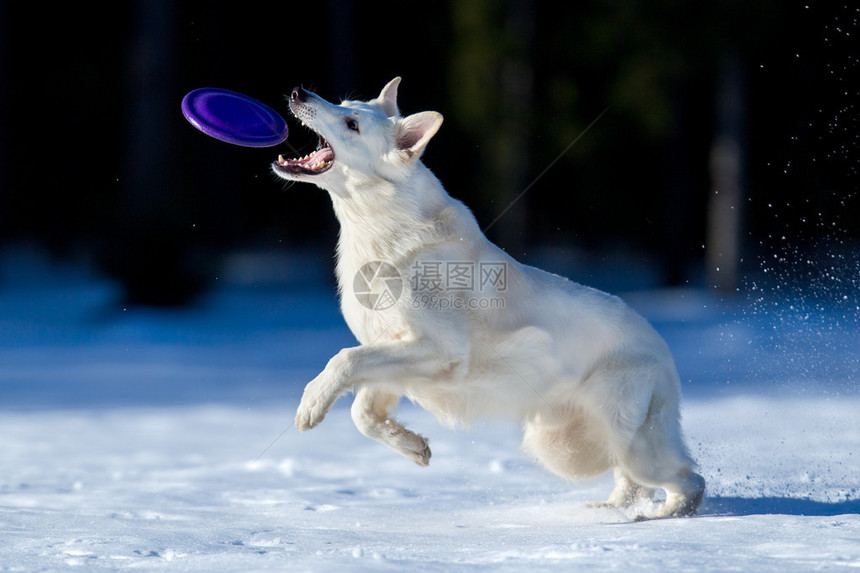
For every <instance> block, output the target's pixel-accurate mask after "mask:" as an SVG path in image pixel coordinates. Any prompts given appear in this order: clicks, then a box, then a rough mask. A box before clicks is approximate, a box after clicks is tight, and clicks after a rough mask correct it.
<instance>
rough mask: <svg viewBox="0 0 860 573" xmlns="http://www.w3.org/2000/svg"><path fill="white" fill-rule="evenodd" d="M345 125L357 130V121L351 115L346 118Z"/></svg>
mask: <svg viewBox="0 0 860 573" xmlns="http://www.w3.org/2000/svg"><path fill="white" fill-rule="evenodd" d="M346 126H347V127H348V128H349V129H351V130H353V131H358V122H357V121H355V120H354V119H352V118H351V117H348V118H346Z"/></svg>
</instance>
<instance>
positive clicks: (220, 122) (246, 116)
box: [182, 88, 288, 147]
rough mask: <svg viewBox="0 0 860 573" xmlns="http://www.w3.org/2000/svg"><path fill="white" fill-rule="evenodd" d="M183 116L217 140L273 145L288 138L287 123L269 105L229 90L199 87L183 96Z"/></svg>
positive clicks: (238, 143)
mask: <svg viewBox="0 0 860 573" xmlns="http://www.w3.org/2000/svg"><path fill="white" fill-rule="evenodd" d="M182 115H184V116H185V119H187V120H188V121H189V122H190V123H191V125H193V126H194V127H196V128H197V129H199V130H200V131H202V132H203V133H205V134H206V135H208V136H210V137H214V138H215V139H220V140H221V141H225V142H227V143H232V144H233V145H242V146H244V147H271V146H273V145H277V144H279V143H281V142H282V141H284V140H285V139H287V133H288V130H287V122H285V121H284V118H282V117H281V116H280V115H279V114H278V112H276V111H275V110H273V109H272V108H270V107H269V106H267V105H266V104H264V103H262V102H259V101H257V100H255V99H254V98H252V97H249V96H246V95H244V94H240V93H237V92H234V91H230V90H223V89H220V88H200V89H196V90H194V91H191V92H188V94H186V96H185V97H184V98H182Z"/></svg>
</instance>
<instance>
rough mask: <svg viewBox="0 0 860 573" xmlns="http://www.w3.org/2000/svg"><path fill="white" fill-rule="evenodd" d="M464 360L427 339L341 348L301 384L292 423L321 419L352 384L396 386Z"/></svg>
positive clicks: (443, 373)
mask: <svg viewBox="0 0 860 573" xmlns="http://www.w3.org/2000/svg"><path fill="white" fill-rule="evenodd" d="M443 357H444V358H443ZM464 363H465V360H464V359H463V358H462V356H457V355H454V356H452V355H451V354H450V353H448V352H445V351H444V350H443V349H440V348H439V347H438V346H436V345H434V344H430V343H429V342H427V341H411V342H397V343H386V344H373V345H365V346H356V347H353V348H344V349H343V350H341V351H340V352H338V353H337V354H335V355H334V356H333V357H332V359H331V360H329V362H328V364H327V365H326V367H325V369H324V370H323V371H322V372H321V373H320V374H319V376H317V377H316V378H314V379H313V380H311V381H310V382H309V383H308V385H307V386H306V387H305V391H304V394H302V401H301V404H299V410H298V412H297V413H296V427H297V428H298V429H299V430H300V431H302V432H304V431H305V430H309V429H311V428H313V427H314V426H316V425H317V424H319V423H320V422H322V420H323V418H324V417H325V415H326V413H327V412H328V410H329V408H331V406H332V404H334V403H335V401H336V400H337V399H338V398H340V396H341V395H343V394H344V393H346V392H348V391H349V390H351V389H352V388H353V387H355V388H360V387H361V386H363V385H364V384H367V383H368V382H374V383H376V384H379V385H382V386H388V387H391V386H394V387H395V388H397V387H402V383H403V381H405V380H409V379H413V380H414V379H416V378H420V379H422V380H427V381H430V380H434V379H439V378H442V377H444V378H449V379H450V378H451V377H452V376H454V375H455V372H456V371H457V370H458V369H459V368H461V367H462V366H463V365H464ZM396 393H397V394H402V392H396Z"/></svg>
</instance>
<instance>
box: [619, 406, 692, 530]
mask: <svg viewBox="0 0 860 573" xmlns="http://www.w3.org/2000/svg"><path fill="white" fill-rule="evenodd" d="M618 458H619V466H620V467H621V469H622V471H623V472H624V474H626V475H628V476H630V478H631V479H632V480H633V481H634V482H635V483H638V484H643V485H644V486H646V487H652V488H655V487H659V488H663V489H664V490H665V491H666V502H665V503H664V504H663V506H662V507H661V508H660V510H659V511H658V512H657V514H656V515H655V516H653V517H654V518H664V517H685V516H690V515H693V514H695V513H696V510H697V509H698V507H699V504H700V503H701V502H702V497H703V495H704V492H705V480H704V479H703V478H702V476H700V475H699V474H697V473H695V472H694V471H693V465H694V464H693V461H692V460H691V459H690V457H689V455H688V454H687V452H686V451H685V448H684V446H683V442H682V438H681V434H680V426H679V424H678V414H677V405H676V403H675V402H674V401H670V402H669V403H668V404H667V403H661V401H660V400H658V399H655V398H652V401H651V404H650V408H649V411H648V415H647V417H646V419H645V421H644V423H643V424H642V425H641V426H640V427H639V428H638V430H637V431H636V434H635V435H634V436H633V439H632V440H631V442H630V443H629V444H628V446H627V448H626V451H624V452H623V453H621V452H619V455H618ZM640 519H645V518H640Z"/></svg>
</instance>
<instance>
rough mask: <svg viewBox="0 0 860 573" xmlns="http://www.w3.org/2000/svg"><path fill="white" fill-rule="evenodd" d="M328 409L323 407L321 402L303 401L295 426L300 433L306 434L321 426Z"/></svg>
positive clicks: (297, 413)
mask: <svg viewBox="0 0 860 573" xmlns="http://www.w3.org/2000/svg"><path fill="white" fill-rule="evenodd" d="M327 411H328V408H325V407H322V405H321V404H320V402H319V401H306V400H302V403H301V404H300V405H299V409H298V411H297V412H296V419H295V424H296V428H298V430H299V431H300V432H305V431H307V430H310V429H311V428H314V427H316V426H317V425H319V423H320V422H322V421H323V418H325V415H326V412H327Z"/></svg>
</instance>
